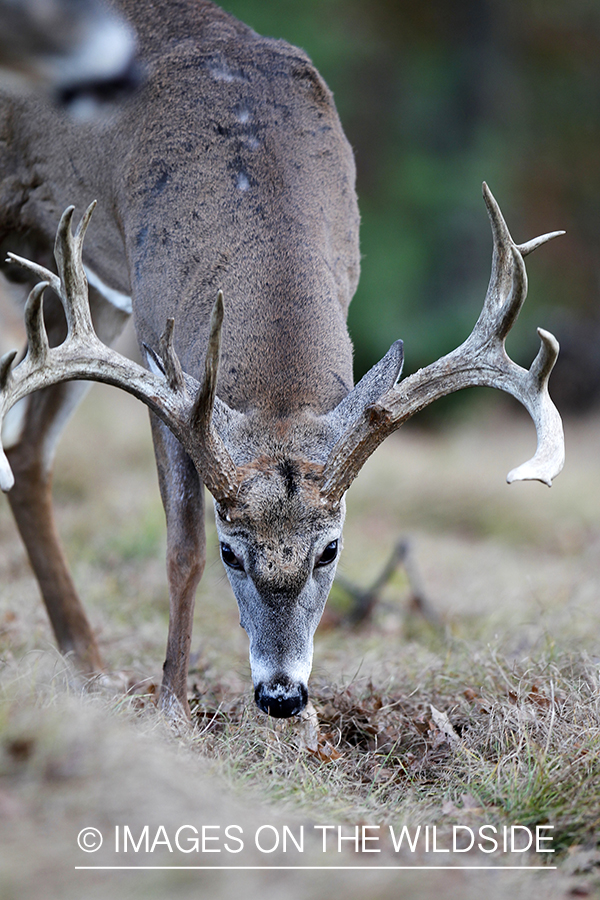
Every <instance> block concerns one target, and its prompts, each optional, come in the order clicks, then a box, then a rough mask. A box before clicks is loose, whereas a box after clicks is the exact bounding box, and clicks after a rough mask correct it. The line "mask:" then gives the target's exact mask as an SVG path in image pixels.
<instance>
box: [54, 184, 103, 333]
mask: <svg viewBox="0 0 600 900" xmlns="http://www.w3.org/2000/svg"><path fill="white" fill-rule="evenodd" d="M95 208H96V201H95V200H94V201H93V202H92V203H90V205H89V206H88V208H87V209H86V211H85V212H84V214H83V216H82V218H81V220H80V222H79V225H78V226H77V229H76V231H75V234H73V233H72V231H71V222H72V221H73V213H74V211H75V207H74V206H69V207H67V209H65V211H64V213H63V214H62V216H61V218H60V222H59V225H58V230H57V232H56V240H55V242H54V258H55V259H56V265H57V267H58V274H59V277H60V282H61V291H60V299H61V301H62V304H63V307H64V310H65V315H66V317H67V325H68V328H69V333H70V334H73V335H80V336H81V337H86V336H88V335H90V334H92V335H95V332H94V326H93V325H92V317H91V315H90V307H89V303H88V302H87V278H86V276H85V272H84V269H83V261H82V252H83V239H84V237H85V233H86V231H87V227H88V225H89V223H90V219H91V218H92V213H93V212H94V209H95ZM81 298H85V302H82V301H81Z"/></svg>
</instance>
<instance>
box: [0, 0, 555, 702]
mask: <svg viewBox="0 0 600 900" xmlns="http://www.w3.org/2000/svg"><path fill="white" fill-rule="evenodd" d="M119 9H120V10H121V12H122V13H123V14H124V16H125V17H126V18H127V19H128V20H129V21H130V22H131V24H132V26H133V28H134V30H135V32H136V34H137V40H138V46H139V53H140V58H141V61H142V63H143V65H144V68H145V71H146V75H147V80H146V82H145V83H144V85H143V86H142V87H141V88H140V90H139V91H138V92H137V93H136V94H135V95H134V96H133V97H130V98H129V99H127V100H126V101H125V102H124V104H123V106H122V108H121V109H120V111H119V112H118V113H117V114H116V115H115V117H114V119H112V120H111V121H109V122H102V123H101V124H95V123H87V124H85V123H84V124H81V123H76V122H73V121H72V120H70V119H69V118H68V117H66V116H65V115H64V114H62V113H61V112H60V111H58V110H56V109H53V108H52V107H51V106H49V105H48V104H47V103H45V102H43V101H41V100H40V99H38V98H37V97H36V96H35V95H34V94H33V93H32V94H30V95H29V96H23V95H19V96H14V97H10V96H9V97H5V98H4V101H3V105H2V112H1V120H0V123H1V124H0V128H1V141H0V161H1V170H0V171H1V176H2V181H1V186H0V216H1V226H2V233H3V234H2V237H3V244H4V247H5V249H8V248H9V244H8V239H10V248H12V249H18V250H19V252H20V253H22V254H24V255H27V256H29V257H33V258H34V259H35V262H27V261H26V260H25V259H21V258H19V257H16V256H14V255H12V254H10V262H11V269H12V270H13V271H14V270H15V269H16V268H18V266H21V267H24V271H25V272H26V273H27V274H28V276H29V277H30V278H31V280H32V282H33V283H35V282H40V283H39V284H37V286H36V287H34V288H33V290H32V291H31V294H30V296H29V300H28V303H27V307H26V312H25V320H26V326H27V333H28V349H27V355H26V356H25V358H24V359H23V361H22V362H20V363H18V364H17V360H16V359H15V354H14V353H10V354H8V355H7V356H5V357H4V358H3V360H2V362H1V364H0V390H1V394H0V415H3V414H4V412H5V411H7V410H8V409H9V408H10V407H12V406H14V404H16V403H17V401H22V402H21V403H19V404H18V406H17V407H16V408H15V409H14V410H13V411H12V412H11V415H10V416H9V417H8V418H7V420H6V423H5V425H6V429H5V447H6V451H7V454H6V457H5V456H4V455H2V457H1V459H0V466H1V473H0V478H1V487H2V488H3V489H4V490H9V489H10V488H11V487H12V490H11V492H10V494H9V499H10V503H11V505H12V508H13V511H14V514H15V517H16V520H17V523H18V525H19V528H20V530H21V534H22V536H23V539H24V541H25V544H26V546H27V549H28V552H29V556H30V559H31V562H32V565H33V568H34V570H35V572H36V575H37V577H38V580H39V583H40V587H41V590H42V593H43V596H44V600H45V603H46V606H47V609H48V613H49V615H50V619H51V621H52V625H53V628H54V631H55V634H56V637H57V640H58V643H59V646H60V648H61V649H62V650H63V651H64V652H65V653H70V654H72V655H73V657H74V658H75V660H76V661H77V662H78V664H79V665H80V666H81V667H82V668H83V669H84V671H89V672H91V671H95V670H99V669H100V668H101V660H100V657H99V653H98V650H97V647H96V643H95V641H94V637H93V634H92V632H91V630H90V627H89V625H88V622H87V619H86V616H85V614H84V612H83V609H82V607H81V604H80V602H79V599H78V597H77V594H76V591H75V588H74V586H73V583H72V581H71V578H70V575H69V572H68V569H67V566H66V563H65V560H64V557H63V554H62V551H61V548H60V545H59V542H58V539H57V536H56V532H55V527H54V524H53V518H52V512H51V501H50V476H51V467H52V457H53V449H54V445H55V442H56V439H57V437H58V434H59V432H60V429H61V426H62V424H63V423H64V421H65V418H66V416H67V414H68V413H69V411H70V410H71V409H72V408H73V407H74V405H75V404H76V402H77V401H78V400H79V398H80V396H81V394H82V391H83V387H82V385H81V383H80V382H78V381H73V380H72V379H87V380H90V379H91V380H97V381H105V382H108V383H110V384H114V385H117V386H118V387H121V388H123V389H124V390H126V391H129V392H131V393H133V394H134V395H135V396H137V397H139V398H140V399H141V400H142V401H143V402H144V403H146V404H147V405H148V407H149V408H150V410H151V420H152V434H153V438H154V446H155V451H156V460H157V464H158V472H159V481H160V489H161V494H162V499H163V503H164V507H165V511H166V518H167V534H168V550H167V572H168V582H169V591H170V625H169V635H168V643H167V653H166V662H165V665H164V677H163V683H162V691H161V697H162V703H163V706H164V707H165V708H167V709H168V708H169V707H173V708H181V707H183V709H184V710H187V708H188V707H187V668H188V656H189V648H190V639H191V630H192V613H193V607H194V595H195V592H196V587H197V585H198V581H199V579H200V577H201V575H202V570H203V567H204V560H205V538H204V525H203V503H204V499H203V498H204V488H203V485H206V487H207V488H208V490H209V491H210V492H211V494H212V495H213V497H214V502H215V513H216V521H217V529H218V534H219V540H220V545H221V556H222V559H223V562H224V564H225V567H226V570H227V574H228V576H229V580H230V582H231V586H232V588H233V591H234V593H235V595H236V597H237V601H238V604H239V609H240V617H241V624H242V625H243V627H244V628H245V629H246V631H247V633H248V636H249V639H250V661H251V666H252V677H253V681H254V686H255V696H256V701H257V703H258V705H259V706H260V707H261V709H263V710H265V711H266V712H270V713H271V715H274V716H290V715H293V714H296V713H298V712H300V711H301V710H302V708H303V706H304V705H305V703H306V699H307V682H308V677H309V673H310V669H311V661H312V648H313V635H314V632H315V629H316V627H317V624H318V622H319V619H320V617H321V613H322V611H323V607H324V604H325V601H326V598H327V595H328V592H329V589H330V586H331V583H332V580H333V577H334V573H335V569H336V564H337V560H338V557H339V553H340V550H341V545H342V525H343V521H344V494H345V492H346V490H347V488H348V487H349V485H350V484H351V482H352V481H353V479H354V478H355V477H356V475H357V474H358V472H359V471H360V468H361V466H362V465H363V464H364V462H365V460H366V459H367V458H368V456H369V455H370V454H371V453H372V452H373V451H374V450H375V448H376V447H377V446H378V445H379V444H380V443H381V441H383V440H384V438H385V437H387V435H389V434H391V433H392V432H393V431H395V430H396V429H397V428H398V427H399V426H400V425H401V424H402V423H403V422H404V421H405V420H406V419H408V418H409V417H410V416H412V415H413V414H414V413H415V412H418V411H419V410H420V409H423V407H425V406H427V404H429V403H431V402H432V401H433V400H435V399H436V398H437V397H441V396H443V395H445V394H448V393H450V392H452V391H456V390H459V389H460V388H463V387H468V386H471V385H491V386H493V387H497V388H500V389H502V390H505V391H508V392H509V393H511V394H513V395H514V396H515V397H516V398H517V399H518V400H520V401H521V402H522V403H523V404H524V405H525V406H526V408H527V409H528V410H529V412H530V414H531V416H532V418H533V420H534V422H535V425H536V428H537V432H538V449H537V452H536V454H535V456H534V458H533V459H532V460H530V461H529V462H528V463H525V464H524V465H522V466H520V467H519V468H518V469H515V470H514V471H513V472H511V473H510V474H509V476H508V480H509V481H513V480H515V479H529V478H535V479H539V480H540V481H543V482H546V483H547V484H550V482H551V479H552V478H553V477H554V476H555V475H556V474H557V473H558V472H559V471H560V469H561V467H562V463H563V440H562V426H561V422H560V418H559V415H558V413H557V411H556V409H555V407H554V406H553V404H552V402H551V400H550V398H549V395H548V390H547V382H548V376H549V374H550V370H551V369H552V366H553V364H554V362H555V360H556V356H557V353H558V345H557V343H556V341H555V339H554V338H553V337H552V335H550V334H548V333H547V332H544V331H541V330H540V332H539V334H540V337H541V349H540V352H539V354H538V356H537V358H536V360H535V361H534V363H533V365H532V366H531V369H530V370H529V371H526V370H524V369H522V368H520V367H519V366H517V365H516V364H515V363H514V362H512V361H511V360H510V359H509V358H508V357H507V355H506V353H505V350H504V340H505V338H506V335H507V333H508V331H509V329H510V328H511V326H512V324H513V322H514V321H515V319H516V317H517V315H518V312H519V309H520V307H521V304H522V303H523V300H524V298H525V294H526V290H527V281H526V274H525V266H524V263H523V257H524V256H525V255H526V254H527V253H529V252H531V251H532V250H533V249H535V248H536V247H538V246H539V245H540V244H542V243H544V242H545V241H546V240H548V239H549V238H550V237H552V236H553V235H545V236H543V237H541V238H537V239H536V240H533V241H529V242H528V243H526V244H522V245H517V244H515V243H514V242H513V240H512V239H511V237H510V234H509V232H508V230H507V228H506V225H505V223H504V220H503V218H502V215H501V213H500V210H499V208H498V206H497V205H496V202H495V201H494V199H493V197H492V195H491V193H490V192H489V190H488V189H487V188H486V187H485V186H484V197H485V202H486V205H487V209H488V213H489V217H490V220H491V225H492V233H493V240H494V250H493V262H492V276H491V280H490V286H489V289H488V293H487V296H486V299H485V303H484V307H483V311H482V313H481V316H480V317H479V320H478V322H477V324H476V325H475V327H474V329H473V332H472V334H471V335H470V336H469V337H468V338H467V340H466V341H465V342H464V344H462V345H461V346H460V347H459V348H458V349H457V350H454V351H453V352H451V353H449V354H448V355H447V356H445V357H443V358H442V359H439V360H437V362H434V363H432V364H431V365H430V366H427V368H425V369H422V370H420V371H419V372H417V373H416V374H414V375H412V376H411V377H409V378H406V379H404V380H403V381H399V378H400V371H401V367H402V344H401V342H400V341H397V342H396V343H395V344H393V346H392V348H391V349H390V351H389V352H388V353H387V354H386V356H385V357H384V358H383V359H382V360H381V361H380V362H379V363H378V364H377V365H376V366H374V368H373V369H372V370H371V371H370V372H369V373H368V374H367V375H366V376H365V377H364V378H363V379H362V381H361V382H360V383H359V384H358V385H357V386H356V387H354V388H353V386H352V385H353V380H352V347H351V344H350V340H349V337H348V332H347V330H346V312H347V309H348V304H349V303H350V299H351V297H352V295H353V293H354V289H355V287H356V283H357V279H358V271H359V252H358V210H357V205H356V196H355V191H354V175H355V172H354V161H353V158H352V152H351V150H350V147H349V145H348V142H347V141H346V138H345V137H344V134H343V131H342V128H341V126H340V122H339V120H338V117H337V114H336V111H335V107H334V104H333V100H332V97H331V94H330V92H329V90H328V89H327V87H326V85H325V84H324V83H323V81H322V80H321V78H320V76H319V74H318V73H317V72H316V71H315V69H314V68H313V66H312V65H311V63H310V61H309V59H308V58H307V57H306V55H305V54H304V53H303V52H302V51H301V50H298V49H296V48H294V47H291V46H289V45H288V44H286V43H284V42H282V41H276V40H268V39H265V38H262V37H259V36H258V35H257V34H255V33H254V32H253V31H252V30H251V29H250V28H248V27H247V26H245V25H243V24H241V23H240V22H238V21H236V20H235V19H234V18H232V17H231V16H229V15H227V14H226V13H224V12H223V11H221V10H220V9H219V8H218V7H216V6H214V5H213V4H212V3H210V2H207V0H178V2H172V3H148V2H146V0H123V2H122V3H120V4H119ZM91 198H97V200H98V207H97V210H96V212H95V213H94V216H93V219H92V220H91V224H90V217H91V210H92V207H89V208H88V204H89V203H90V199H91ZM71 203H73V204H75V206H76V207H77V208H78V209H79V210H80V211H81V213H82V214H83V216H82V219H81V222H80V224H79V226H78V228H77V231H76V233H75V235H74V236H73V235H72V231H71V219H72V214H73V207H70V208H69V209H67V211H66V212H65V213H64V214H63V216H62V219H61V220H60V225H59V228H58V236H57V239H56V262H57V266H58V276H57V275H55V274H53V273H52V272H50V271H48V269H49V267H50V266H51V262H50V260H51V247H52V243H53V238H54V232H55V229H56V223H57V221H58V219H59V217H60V213H61V212H62V210H63V209H64V208H65V207H67V206H68V205H69V204H71ZM86 209H87V212H85V210H86ZM88 225H89V228H88ZM86 228H87V229H88V230H87V235H86V238H85V246H84V247H83V242H84V234H85V233H86ZM82 252H83V261H82ZM17 264H18V265H17ZM86 276H87V279H86ZM86 280H87V284H89V294H90V305H89V307H88V300H87V293H88V287H87V284H86ZM48 286H49V287H50V288H51V289H52V291H49V290H46V299H45V302H44V305H43V309H42V295H43V293H44V288H46V289H47V288H48ZM57 297H59V298H60V303H59V302H58V300H57ZM63 308H64V312H63ZM90 309H91V314H90ZM131 312H133V317H134V321H135V326H136V330H137V335H138V338H139V342H140V345H141V348H142V349H143V353H144V355H145V359H146V360H147V363H148V368H147V369H146V368H142V367H141V366H138V365H137V364H135V363H133V362H131V361H130V360H128V359H125V358H124V357H122V356H120V355H119V354H118V353H116V352H114V351H112V350H111V349H109V347H108V346H107V345H108V344H110V342H111V341H112V340H113V339H114V338H115V336H116V335H117V334H118V333H119V332H120V330H121V329H122V327H123V325H124V323H125V321H126V319H127V317H128V316H129V314H130V313H131ZM92 322H93V324H92ZM96 335H98V336H96ZM42 388H43V390H40V389H42ZM34 391H35V392H36V393H32V392H34ZM23 398H26V399H23ZM11 470H12V471H11ZM12 473H14V486H13V474H12Z"/></svg>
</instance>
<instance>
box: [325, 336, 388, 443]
mask: <svg viewBox="0 0 600 900" xmlns="http://www.w3.org/2000/svg"><path fill="white" fill-rule="evenodd" d="M403 363H404V345H403V342H402V341H394V343H393V344H392V346H391V347H390V349H389V350H388V352H387V353H386V354H385V356H384V357H383V358H382V359H380V360H379V362H378V363H376V364H375V365H374V366H373V368H372V369H369V371H368V372H367V374H366V375H364V376H363V377H362V378H361V380H360V381H359V382H358V384H357V385H356V387H355V388H354V389H353V390H351V391H350V393H349V394H348V395H347V396H346V397H344V399H343V400H342V401H341V402H340V403H338V405H337V406H336V408H335V409H334V410H333V411H332V412H330V413H329V416H328V418H329V417H331V420H332V422H335V425H336V428H343V429H345V428H347V427H348V426H349V425H350V424H351V423H353V422H354V421H355V420H356V419H357V418H358V417H359V416H360V415H361V413H362V412H363V410H364V409H366V407H367V406H370V405H371V404H372V403H376V402H377V400H379V398H380V397H381V396H383V394H385V393H386V391H389V390H390V389H391V388H393V387H394V385H395V384H396V382H397V381H398V379H399V378H400V375H401V374H402V365H403Z"/></svg>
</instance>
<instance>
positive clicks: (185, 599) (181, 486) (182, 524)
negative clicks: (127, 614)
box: [151, 416, 206, 718]
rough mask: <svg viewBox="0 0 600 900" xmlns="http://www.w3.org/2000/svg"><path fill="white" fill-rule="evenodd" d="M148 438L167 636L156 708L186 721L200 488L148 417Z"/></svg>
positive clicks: (165, 433)
mask: <svg viewBox="0 0 600 900" xmlns="http://www.w3.org/2000/svg"><path fill="white" fill-rule="evenodd" d="M151 421H152V437H153V439H154V451H155V454H156V463H157V467H158V480H159V485H160V493H161V497H162V501H163V506H164V508H165V514H166V517H167V580H168V584H169V636H168V639H167V655H166V659H165V664H164V666H163V680H162V686H161V691H160V705H161V708H162V709H163V710H164V711H165V712H166V713H167V714H169V715H173V714H175V715H177V714H178V713H181V712H183V713H184V715H185V716H186V717H187V718H189V716H190V708H189V704H188V699H187V676H188V666H189V658H190V645H191V640H192V623H193V618H194V604H195V599H196V588H197V587H198V583H199V581H200V579H201V577H202V573H203V572H204V565H205V562H206V535H205V528H204V486H203V484H202V482H201V481H200V478H199V476H198V473H197V471H196V468H195V466H194V464H193V462H192V461H191V459H190V457H189V456H188V455H187V453H186V452H185V451H184V449H183V447H182V446H181V444H180V443H179V441H178V440H177V439H176V438H175V437H174V436H173V435H172V434H171V432H170V431H169V429H168V428H166V427H165V425H163V424H162V422H160V421H159V420H158V419H156V418H155V417H154V416H151Z"/></svg>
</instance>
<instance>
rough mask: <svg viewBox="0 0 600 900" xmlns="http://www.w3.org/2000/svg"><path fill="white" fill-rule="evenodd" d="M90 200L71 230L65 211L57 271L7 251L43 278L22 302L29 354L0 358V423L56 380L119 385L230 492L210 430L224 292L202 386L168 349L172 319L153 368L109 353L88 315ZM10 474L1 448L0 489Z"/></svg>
mask: <svg viewBox="0 0 600 900" xmlns="http://www.w3.org/2000/svg"><path fill="white" fill-rule="evenodd" d="M95 205H96V204H95V202H94V203H92V204H91V206H89V207H88V209H87V211H86V212H85V214H84V216H83V218H82V219H81V221H80V223H79V225H78V227H77V230H76V232H75V235H73V234H72V232H71V221H72V218H73V211H74V207H72V206H70V207H69V208H68V209H66V210H65V212H64V213H63V215H62V217H61V220H60V224H59V226H58V232H57V235H56V244H55V248H54V254H55V258H56V262H57V266H58V273H59V274H58V276H57V275H54V274H53V273H52V272H50V271H49V270H48V269H45V268H44V267H43V266H39V265H37V264H36V263H33V262H30V261H29V260H26V259H22V258H21V257H19V256H15V255H14V254H13V253H9V259H10V260H11V261H12V262H16V263H19V264H20V265H22V266H23V267H24V268H26V269H28V270H29V271H30V272H33V274H34V275H36V276H37V277H38V278H41V279H42V281H41V282H40V283H39V284H37V285H36V286H35V287H34V288H33V290H32V291H31V293H30V294H29V297H28V299H27V304H26V306H25V327H26V330H27V353H26V356H25V358H24V359H23V361H22V362H21V363H19V364H18V365H17V366H14V365H13V363H14V360H15V357H16V355H17V351H16V350H12V351H10V352H9V353H7V354H5V355H4V356H3V357H2V359H0V426H1V424H2V419H3V417H4V415H5V414H6V413H7V412H8V410H9V409H10V408H11V407H12V406H14V404H15V403H17V402H18V401H19V400H21V399H22V398H23V397H25V396H27V394H30V393H32V392H33V391H37V390H39V389H40V388H45V387H49V386H50V385H52V384H57V383H58V382H60V381H69V380H72V379H83V380H88V381H90V380H91V381H103V382H106V383H107V384H112V385H115V386H116V387H120V388H122V389H123V390H125V391H128V392H129V393H130V394H133V395H134V396H135V397H137V398H138V399H139V400H142V401H143V402H144V403H145V404H146V405H147V406H148V407H149V408H150V409H151V410H152V411H153V412H154V413H155V414H156V415H157V416H158V417H159V418H160V419H162V421H163V422H164V423H165V424H166V425H167V426H168V427H169V428H170V429H171V431H172V432H173V434H174V435H175V436H176V437H177V438H178V440H179V441H181V443H182V444H183V446H184V448H185V449H186V451H187V452H188V453H189V454H190V456H191V457H192V459H193V460H194V463H195V464H196V467H197V468H198V471H199V473H200V475H201V477H202V480H203V481H204V483H205V484H206V486H207V488H208V489H209V491H211V493H212V494H213V495H214V496H215V497H216V498H217V499H218V500H225V499H227V498H228V497H230V496H231V495H232V493H233V492H234V491H235V489H236V485H237V469H236V466H235V464H234V463H233V461H232V460H231V457H230V456H229V453H228V452H227V449H226V448H225V445H224V444H223V442H222V440H221V439H220V437H219V435H218V434H217V432H216V431H215V428H214V425H213V423H212V412H213V407H214V402H215V391H214V382H215V381H216V370H217V366H218V356H219V346H220V323H221V321H222V318H223V294H222V293H221V292H219V295H218V297H217V300H216V303H215V307H214V310H213V315H212V318H211V334H210V338H209V347H208V352H207V363H206V373H205V378H204V383H203V385H199V384H198V382H197V381H196V380H195V379H194V378H192V377H191V376H189V375H187V374H185V373H184V372H183V371H182V369H181V365H180V363H179V360H178V358H177V355H176V353H175V350H174V348H173V320H172V319H169V320H168V321H167V326H166V328H165V332H164V334H163V336H162V338H161V347H160V349H161V353H162V359H161V358H160V357H158V356H157V355H156V354H155V353H153V352H152V351H149V355H150V356H151V358H152V360H153V362H154V363H155V366H154V371H152V372H149V371H148V370H146V369H144V368H142V366H139V365H138V364H137V363H135V362H133V361H132V360H130V359H127V358H126V357H125V356H122V355H121V354H120V353H117V352H116V351H114V350H111V349H110V348H109V347H107V346H106V345H105V344H103V343H102V341H101V340H100V339H99V338H98V336H97V335H96V332H95V331H94V326H93V324H92V318H91V315H90V308H89V301H88V291H87V281H86V277H85V273H84V270H83V264H82V259H81V254H82V245H83V239H84V236H85V232H86V229H87V226H88V224H89V221H90V218H91V215H92V212H93V210H94V207H95ZM47 287H51V288H52V289H53V290H54V291H55V292H56V293H57V294H58V296H59V297H60V300H61V302H62V304H63V307H64V310H65V316H66V319H67V327H68V332H67V337H66V339H65V340H64V342H63V343H62V344H60V345H59V346H58V347H50V346H49V344H48V336H47V334H46V328H45V325H44V317H43V309H42V303H43V294H44V291H45V289H46V288H47ZM13 483H14V477H13V474H12V471H11V468H10V465H9V462H8V459H7V458H6V455H5V453H4V450H3V449H2V446H1V445H0V488H2V490H3V491H8V490H10V489H11V487H12V486H13Z"/></svg>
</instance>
